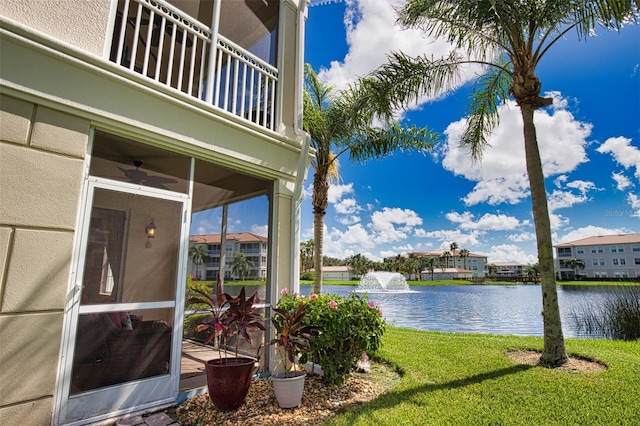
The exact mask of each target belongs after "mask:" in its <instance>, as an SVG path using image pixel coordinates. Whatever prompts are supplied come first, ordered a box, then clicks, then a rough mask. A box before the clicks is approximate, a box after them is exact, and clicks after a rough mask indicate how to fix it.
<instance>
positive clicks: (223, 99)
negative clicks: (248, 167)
mask: <svg viewBox="0 0 640 426" xmlns="http://www.w3.org/2000/svg"><path fill="white" fill-rule="evenodd" d="M214 35H215V37H214ZM213 40H216V46H215V49H213V50H212V47H211V46H212V43H213ZM110 60H111V61H112V62H115V63H117V64H120V65H122V66H123V67H126V68H128V69H129V70H131V71H133V72H136V73H138V74H141V75H143V76H145V77H147V78H149V79H152V80H153V81H155V82H157V83H160V84H164V85H166V86H169V87H171V88H173V89H175V90H178V91H180V92H183V93H186V94H188V95H189V96H192V97H194V98H197V99H199V100H201V101H205V100H206V99H209V101H210V103H211V104H212V105H213V106H214V107H216V108H219V109H221V110H224V111H226V112H229V113H231V114H234V115H236V116H238V117H241V118H243V119H245V120H248V121H251V122H253V123H255V124H258V125H260V126H262V127H265V128H267V129H270V130H274V129H275V121H274V119H275V118H274V115H275V114H274V112H275V109H276V93H277V90H276V89H277V84H278V70H277V69H276V68H275V67H273V66H271V65H270V64H268V63H266V62H265V61H263V60H261V59H260V58H258V57H256V56H255V55H253V54H251V53H250V52H248V51H246V50H245V49H243V48H242V47H240V46H238V45H237V44H235V43H233V42H232V41H231V40H228V39H226V38H225V37H223V36H222V35H220V34H217V35H216V34H214V33H213V31H212V30H211V29H210V28H209V27H208V26H207V25H205V24H202V23H200V22H198V21H196V20H195V19H193V18H191V17H189V16H187V15H185V14H184V13H183V12H181V11H180V10H179V9H176V8H174V7H173V6H171V5H169V4H167V3H164V2H163V1H161V0H120V1H119V2H118V8H117V11H116V19H115V26H114V32H113V38H112V42H111V54H110ZM210 65H213V66H210ZM207 70H213V72H212V75H210V76H209V75H207V73H208V71H207ZM209 84H211V87H208V85H209Z"/></svg>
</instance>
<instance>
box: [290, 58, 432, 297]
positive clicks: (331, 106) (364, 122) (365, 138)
mask: <svg viewBox="0 0 640 426" xmlns="http://www.w3.org/2000/svg"><path fill="white" fill-rule="evenodd" d="M368 80H369V79H366V80H364V79H361V80H358V81H356V82H355V83H353V84H352V85H351V86H349V87H348V88H347V89H345V90H342V91H340V92H338V93H337V94H336V95H334V94H333V93H332V90H333V88H332V87H331V86H329V85H328V84H327V83H325V82H324V81H322V80H320V78H318V76H317V74H316V73H315V71H314V70H313V68H311V66H309V65H307V66H306V68H305V93H304V114H303V127H304V129H305V130H306V131H307V132H308V133H309V135H310V136H311V146H312V147H313V148H314V149H315V159H314V160H313V161H312V166H313V172H314V175H313V192H312V201H311V203H312V205H313V241H314V244H315V247H314V251H313V256H314V262H313V263H314V270H315V275H314V280H313V292H314V293H316V294H320V293H321V292H322V244H323V242H324V238H323V231H324V216H325V214H326V211H327V206H328V203H329V199H328V194H329V186H330V184H331V182H335V181H337V179H338V160H339V158H340V157H341V156H342V155H344V154H346V153H348V155H349V159H350V160H351V161H353V162H356V163H361V164H362V163H364V162H366V161H367V160H370V159H374V158H383V157H386V156H388V155H390V154H392V153H394V152H396V151H427V150H429V149H431V147H432V146H433V142H434V141H435V140H436V138H437V137H436V135H435V134H434V133H432V132H429V131H428V130H427V129H426V128H425V127H423V128H418V127H416V126H411V127H407V126H402V125H400V124H399V123H398V122H395V121H393V120H392V119H391V118H390V116H386V118H385V117H382V118H381V117H379V116H378V115H377V114H376V113H375V111H374V110H373V109H372V108H371V106H372V105H373V102H372V100H371V96H372V94H371V93H369V92H368V91H367V89H368V88H369V87H372V86H371V85H370V84H368V83H366V82H367V81H368ZM381 119H382V120H383V122H384V126H383V127H375V123H377V122H379V120H381Z"/></svg>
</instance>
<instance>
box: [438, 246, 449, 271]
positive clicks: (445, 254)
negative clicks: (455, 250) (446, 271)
mask: <svg viewBox="0 0 640 426" xmlns="http://www.w3.org/2000/svg"><path fill="white" fill-rule="evenodd" d="M440 257H442V258H444V264H445V268H448V267H449V259H450V258H451V252H450V251H448V250H446V251H444V252H442V256H440Z"/></svg>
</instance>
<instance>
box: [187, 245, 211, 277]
mask: <svg viewBox="0 0 640 426" xmlns="http://www.w3.org/2000/svg"><path fill="white" fill-rule="evenodd" d="M208 257H209V249H208V248H207V245H206V244H194V245H192V246H191V247H190V248H189V258H190V259H191V261H192V262H193V263H194V265H196V277H197V278H198V279H200V275H199V274H198V266H200V265H202V264H203V263H204V261H205V260H206V259H207V258H208Z"/></svg>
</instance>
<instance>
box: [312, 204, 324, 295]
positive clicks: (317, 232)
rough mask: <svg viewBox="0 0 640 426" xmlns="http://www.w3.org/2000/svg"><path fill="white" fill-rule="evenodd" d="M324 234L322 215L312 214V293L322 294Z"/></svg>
mask: <svg viewBox="0 0 640 426" xmlns="http://www.w3.org/2000/svg"><path fill="white" fill-rule="evenodd" d="M323 234H324V213H314V214H313V235H314V238H313V245H314V246H315V249H314V250H313V270H314V272H315V273H314V274H313V292H314V293H315V294H321V293H322V244H323V240H324V237H323Z"/></svg>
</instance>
